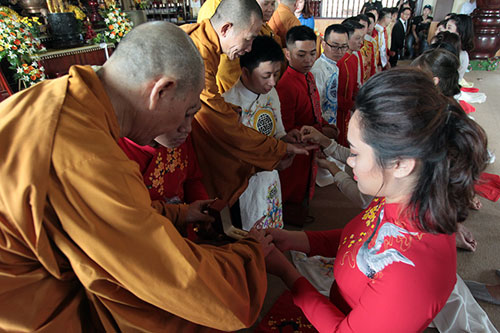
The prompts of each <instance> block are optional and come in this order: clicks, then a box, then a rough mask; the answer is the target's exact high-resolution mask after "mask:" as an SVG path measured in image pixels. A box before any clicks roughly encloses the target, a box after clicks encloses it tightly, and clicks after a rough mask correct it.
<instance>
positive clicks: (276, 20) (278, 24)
mask: <svg viewBox="0 0 500 333" xmlns="http://www.w3.org/2000/svg"><path fill="white" fill-rule="evenodd" d="M296 2H297V0H281V1H280V2H279V5H278V8H276V11H275V12H274V14H273V16H272V17H271V20H270V21H269V26H270V27H271V29H273V31H274V32H275V33H276V34H277V35H278V36H279V37H280V39H281V46H282V47H286V33H287V32H288V30H290V29H291V28H293V27H296V26H298V25H301V24H300V21H299V19H298V18H297V17H295V14H294V12H295V7H296Z"/></svg>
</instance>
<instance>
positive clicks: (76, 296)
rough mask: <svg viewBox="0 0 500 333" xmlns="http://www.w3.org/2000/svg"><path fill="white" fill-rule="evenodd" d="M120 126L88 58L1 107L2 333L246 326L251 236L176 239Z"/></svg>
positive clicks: (258, 293) (251, 310)
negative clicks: (209, 241) (227, 240)
mask: <svg viewBox="0 0 500 333" xmlns="http://www.w3.org/2000/svg"><path fill="white" fill-rule="evenodd" d="M119 134H120V129H119V125H118V120H117V118H116V115H115V111H114V110H113V106H112V105H111V102H110V100H109V98H108V96H107V95H106V92H105V90H104V87H103V86H102V84H101V82H100V80H99V78H98V77H97V75H96V74H95V73H94V71H93V70H92V69H91V68H90V66H86V67H81V66H73V67H71V69H70V72H69V75H67V76H64V77H61V78H59V79H56V80H47V81H44V82H42V83H39V84H37V85H35V86H34V87H31V88H30V89H26V90H24V91H22V92H19V93H17V94H16V95H14V96H12V97H11V98H9V99H7V100H6V101H4V102H3V103H2V104H0V138H1V141H2V142H4V143H7V142H8V143H9V144H3V145H1V146H0V154H1V156H2V158H3V161H4V163H1V164H0V177H1V179H2V181H1V183H0V299H1V300H2V301H1V302H0V331H2V332H39V331H43V332H101V331H105V332H117V331H123V332H131V331H140V332H153V331H156V332H159V331H163V332H186V331H194V330H203V329H204V328H203V327H200V326H195V323H196V324H198V325H204V326H211V327H215V328H217V329H220V330H228V331H229V330H230V331H234V330H237V329H241V328H243V327H247V326H249V325H251V324H252V323H253V322H254V321H255V320H256V318H257V316H258V314H259V312H260V309H261V306H262V302H263V301H264V297H265V294H266V270H265V263H264V256H263V254H262V252H261V250H260V244H258V243H256V242H255V241H253V240H250V239H246V240H242V241H239V242H236V243H234V244H231V245H226V246H223V247H214V246H209V245H196V244H194V243H192V242H190V241H188V240H186V239H184V238H182V237H181V236H180V235H179V233H178V232H177V230H176V229H175V227H174V226H173V224H172V223H171V222H170V220H168V219H167V218H165V217H164V216H162V215H160V214H158V213H157V212H156V211H155V210H154V209H153V208H152V207H151V200H150V197H149V193H148V189H147V188H146V186H145V185H144V182H143V179H142V175H141V173H140V171H139V168H138V165H137V164H136V163H135V162H133V161H131V160H130V159H129V158H128V157H127V156H126V155H125V153H123V151H122V150H121V148H120V147H119V146H118V144H117V140H118V138H119ZM205 330H207V328H205Z"/></svg>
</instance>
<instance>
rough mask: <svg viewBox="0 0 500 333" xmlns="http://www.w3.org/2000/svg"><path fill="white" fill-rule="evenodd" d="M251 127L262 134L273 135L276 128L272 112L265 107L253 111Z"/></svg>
mask: <svg viewBox="0 0 500 333" xmlns="http://www.w3.org/2000/svg"><path fill="white" fill-rule="evenodd" d="M253 127H254V128H255V129H256V130H257V131H259V132H260V133H262V134H265V135H267V136H273V135H274V131H275V130H276V124H275V123H274V115H273V113H272V112H271V111H270V110H267V109H260V110H259V111H257V112H256V113H255V117H254V126H253Z"/></svg>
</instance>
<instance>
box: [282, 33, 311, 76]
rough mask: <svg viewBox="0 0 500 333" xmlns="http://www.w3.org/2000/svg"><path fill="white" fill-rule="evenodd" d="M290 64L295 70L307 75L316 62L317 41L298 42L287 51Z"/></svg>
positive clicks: (286, 54)
mask: <svg viewBox="0 0 500 333" xmlns="http://www.w3.org/2000/svg"><path fill="white" fill-rule="evenodd" d="M285 56H286V58H287V59H288V63H289V64H290V66H292V67H293V68H294V69H295V70H297V71H299V72H301V73H303V74H307V73H308V72H309V71H310V70H311V68H312V66H313V65H314V61H316V41H315V40H298V41H296V42H295V43H294V44H293V45H292V46H291V47H290V49H288V48H287V49H286V50H285Z"/></svg>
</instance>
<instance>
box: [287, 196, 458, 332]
mask: <svg viewBox="0 0 500 333" xmlns="http://www.w3.org/2000/svg"><path fill="white" fill-rule="evenodd" d="M306 234H307V237H308V238H309V244H310V245H311V251H310V253H309V255H310V256H313V255H323V256H327V257H336V259H335V263H334V271H333V272H334V276H335V282H334V283H333V285H332V288H331V290H330V299H329V300H328V299H327V298H325V297H324V296H323V295H321V294H320V293H319V292H318V291H317V290H316V289H315V288H314V287H313V286H312V285H311V284H310V283H309V282H308V281H307V280H306V279H305V278H303V277H301V278H299V279H298V280H297V281H296V282H295V284H294V285H293V288H292V293H293V298H294V303H295V304H296V305H297V306H299V307H300V308H301V309H302V311H303V312H304V314H305V315H306V317H307V318H308V319H309V321H310V322H311V323H312V324H313V325H314V327H315V328H316V329H317V330H318V331H319V332H421V331H423V330H424V329H425V328H426V327H427V326H428V325H429V323H430V322H431V321H432V320H433V318H434V317H435V316H436V315H437V314H438V312H439V311H440V310H441V309H442V308H443V306H444V305H445V303H446V301H447V300H448V297H449V296H450V294H451V291H452V290H453V288H454V286H455V283H456V249H455V235H445V234H430V233H424V232H421V231H419V230H418V229H417V228H416V226H415V225H414V224H413V223H412V222H411V221H410V220H408V219H405V218H403V217H402V216H400V205H399V204H397V203H391V204H386V203H385V199H380V198H376V199H374V200H373V202H372V203H371V204H370V205H369V206H368V208H367V209H366V210H365V211H364V212H362V213H361V214H359V215H358V216H357V217H355V218H354V219H353V220H352V221H351V222H349V223H348V224H347V225H346V226H345V227H344V229H337V230H330V231H312V232H306Z"/></svg>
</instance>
